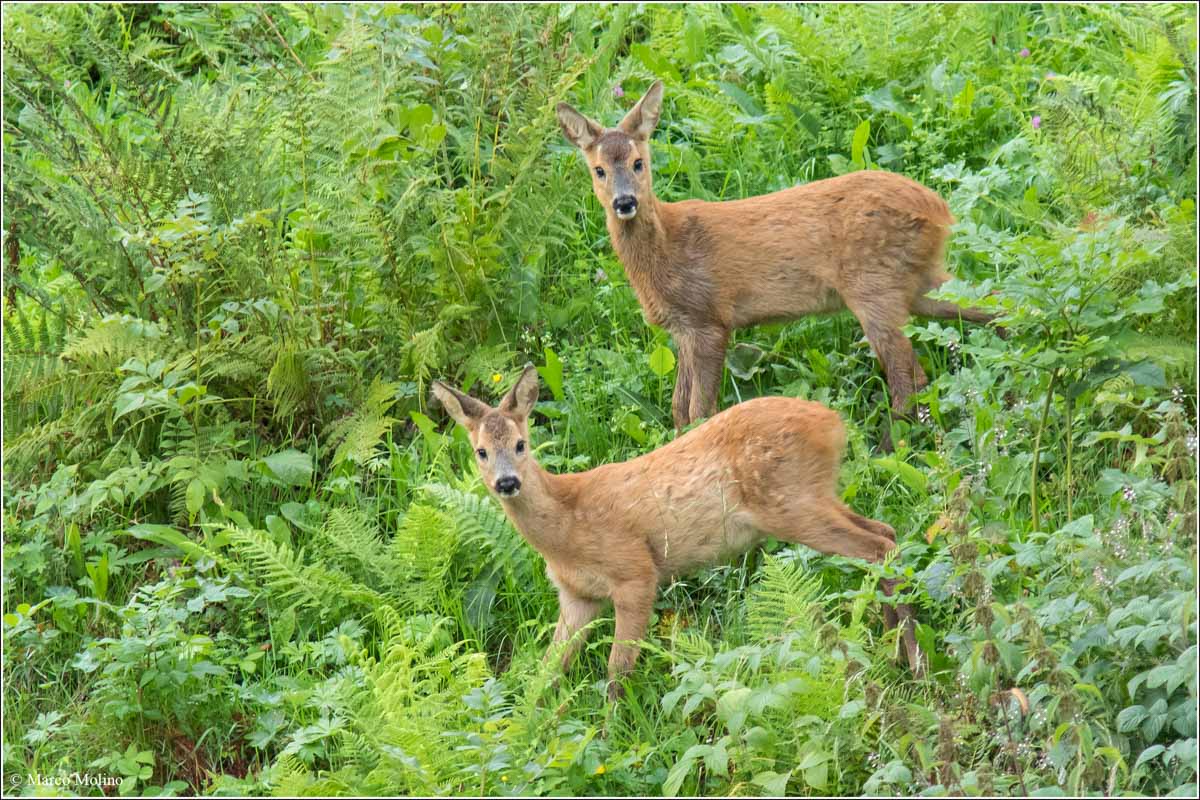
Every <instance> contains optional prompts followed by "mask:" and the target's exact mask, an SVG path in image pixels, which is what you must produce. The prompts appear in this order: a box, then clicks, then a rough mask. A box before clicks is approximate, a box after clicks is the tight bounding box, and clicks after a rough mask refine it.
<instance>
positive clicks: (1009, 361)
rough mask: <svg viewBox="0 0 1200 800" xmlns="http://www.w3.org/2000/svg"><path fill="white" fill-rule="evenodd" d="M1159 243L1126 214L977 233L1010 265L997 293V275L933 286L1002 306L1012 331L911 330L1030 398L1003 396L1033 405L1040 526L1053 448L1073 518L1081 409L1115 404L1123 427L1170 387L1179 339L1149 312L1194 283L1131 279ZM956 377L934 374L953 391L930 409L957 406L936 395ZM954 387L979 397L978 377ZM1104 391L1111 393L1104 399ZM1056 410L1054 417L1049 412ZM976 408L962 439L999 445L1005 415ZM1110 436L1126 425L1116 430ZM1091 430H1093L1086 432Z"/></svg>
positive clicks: (972, 399) (965, 399) (984, 251)
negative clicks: (1160, 331) (1001, 334)
mask: <svg viewBox="0 0 1200 800" xmlns="http://www.w3.org/2000/svg"><path fill="white" fill-rule="evenodd" d="M1164 245H1165V240H1164V239H1162V238H1161V237H1158V236H1155V235H1154V233H1153V232H1152V231H1149V230H1147V229H1143V228H1138V227H1135V226H1133V225H1131V224H1130V223H1129V222H1128V220H1126V219H1114V220H1109V221H1107V222H1104V223H1101V224H1097V225H1096V226H1095V227H1093V228H1090V229H1087V230H1083V231H1079V230H1075V229H1067V230H1059V231H1058V232H1057V233H1056V234H1055V235H1053V236H1051V237H1050V238H1043V237H1039V236H1034V235H1029V236H1025V237H1021V238H1017V239H1011V240H1005V238H1004V237H999V236H997V237H992V238H989V239H983V238H977V237H972V239H971V241H969V242H968V246H970V247H972V248H973V249H974V250H975V251H976V252H975V254H976V255H985V256H986V257H988V260H992V261H998V260H1000V259H1003V260H1006V261H1008V262H1009V263H1012V264H1013V269H1012V272H1011V273H1010V275H1009V276H1008V277H1007V278H1006V279H1005V289H1004V293H1003V295H997V294H992V292H993V290H994V288H995V286H994V285H993V284H992V282H990V281H984V282H982V283H981V284H979V285H977V286H974V287H971V286H968V285H967V284H965V283H962V282H959V281H952V282H950V283H948V284H946V285H944V286H943V287H941V289H940V291H939V293H938V296H940V297H944V298H946V299H949V300H952V301H953V302H958V303H966V302H970V303H974V304H977V305H979V306H980V307H982V308H986V309H988V310H990V311H994V312H996V313H999V314H1002V315H1003V321H1002V322H1001V324H1002V326H1003V327H1004V328H1006V329H1007V330H1008V331H1009V333H1010V336H1009V340H1008V341H1006V342H1000V341H999V340H998V339H996V338H995V337H991V336H988V335H986V334H979V333H977V332H973V333H972V335H971V336H970V338H969V339H968V340H966V341H963V338H962V335H961V333H960V332H959V330H958V328H955V327H949V326H943V325H940V324H938V323H930V324H929V325H927V326H925V327H923V328H918V329H917V330H916V331H915V333H916V335H917V336H918V337H919V338H921V339H924V340H927V341H931V342H936V343H937V344H939V345H942V346H944V347H946V348H948V349H949V350H950V351H951V352H952V353H955V354H956V357H957V354H959V353H961V354H963V355H968V356H970V357H971V358H972V360H973V367H974V368H976V369H979V368H981V369H983V370H990V371H992V372H993V375H994V376H995V374H996V373H1002V374H1003V373H1006V374H1007V376H1006V377H1004V378H1003V379H1002V380H1001V381H999V383H1000V384H1001V386H1002V387H1003V388H1004V389H1005V390H1009V391H1010V392H1011V393H1012V394H1013V395H1017V396H1022V395H1023V396H1024V398H1025V399H1022V400H1017V401H1016V402H1015V403H1014V404H1010V406H1011V408H1010V409H1008V410H1013V411H1016V412H1018V414H1020V413H1021V412H1028V411H1031V410H1032V411H1033V412H1034V418H1033V420H1032V424H1033V427H1032V431H1031V432H1032V435H1033V444H1032V448H1031V459H1030V461H1031V463H1030V465H1029V476H1028V483H1027V490H1028V508H1029V511H1030V517H1031V521H1032V527H1033V528H1034V529H1035V530H1037V529H1040V528H1041V524H1042V521H1043V520H1042V513H1043V511H1044V506H1045V501H1044V499H1043V497H1042V496H1040V494H1041V492H1040V489H1041V486H1040V484H1041V481H1042V473H1043V472H1044V471H1045V469H1046V468H1049V467H1057V466H1059V464H1058V462H1059V459H1060V458H1061V478H1060V481H1061V484H1062V488H1063V489H1064V490H1065V497H1066V505H1065V512H1066V514H1065V515H1066V517H1067V518H1068V519H1071V518H1072V517H1073V516H1074V503H1075V496H1074V495H1075V476H1076V475H1077V474H1078V473H1079V467H1078V463H1077V461H1078V455H1077V454H1076V447H1077V445H1078V443H1077V442H1076V439H1077V436H1076V430H1075V426H1076V424H1077V414H1078V412H1080V411H1083V410H1086V409H1090V408H1095V409H1099V410H1106V411H1109V412H1112V413H1110V420H1109V421H1110V422H1111V423H1112V424H1115V425H1117V426H1118V429H1119V428H1120V426H1121V425H1124V424H1126V423H1128V424H1131V425H1132V424H1135V423H1139V424H1140V427H1141V428H1142V429H1143V430H1144V429H1145V427H1146V424H1145V420H1144V419H1142V420H1139V419H1138V418H1137V417H1138V416H1139V415H1138V414H1136V413H1133V412H1135V411H1136V410H1138V409H1140V408H1141V407H1142V405H1143V404H1142V402H1141V401H1144V400H1146V399H1147V398H1152V397H1153V396H1154V395H1155V393H1156V392H1161V393H1164V394H1165V390H1166V388H1167V380H1166V372H1165V370H1164V368H1163V366H1162V364H1163V363H1168V364H1169V363H1172V362H1173V361H1176V360H1177V359H1178V352H1177V350H1178V348H1177V347H1174V346H1165V345H1163V346H1160V343H1159V342H1158V341H1156V340H1155V339H1153V338H1152V337H1148V336H1145V335H1143V334H1142V331H1143V330H1144V328H1145V322H1146V318H1148V317H1151V316H1152V315H1155V314H1157V313H1158V312H1161V311H1162V310H1163V308H1164V302H1165V301H1166V300H1167V299H1168V298H1169V297H1171V296H1172V295H1173V294H1175V293H1176V292H1179V291H1182V290H1184V289H1187V288H1191V287H1194V286H1195V285H1196V275H1195V272H1194V271H1193V272H1192V274H1191V275H1187V276H1183V277H1181V278H1179V279H1177V280H1175V281H1171V282H1168V283H1165V284H1162V283H1159V282H1158V281H1156V280H1154V279H1152V278H1147V279H1145V280H1144V281H1141V282H1140V283H1139V284H1138V285H1135V286H1134V287H1132V288H1131V287H1130V286H1129V280H1128V278H1129V275H1130V274H1131V273H1137V272H1138V271H1139V270H1140V269H1141V268H1143V267H1144V266H1145V265H1146V264H1148V263H1151V262H1153V261H1155V260H1156V259H1157V258H1158V256H1159V254H1160V251H1161V250H1162V248H1163V246H1164ZM969 379H970V378H969V377H968V380H969ZM954 383H955V379H954V378H949V379H947V380H945V381H941V382H940V385H942V386H943V387H949V388H951V392H949V393H947V392H945V391H943V392H936V391H935V392H932V393H931V396H930V397H929V398H928V399H929V402H930V412H931V414H933V415H934V417H935V419H937V421H938V422H939V423H942V422H943V420H942V419H941V412H942V411H943V410H945V411H949V410H950V409H951V408H952V407H953V406H954V405H956V403H955V401H954V399H951V401H950V402H949V403H942V402H940V400H941V399H942V398H945V397H947V395H948V394H949V395H950V396H951V398H953V397H954V391H953V389H954ZM1114 389H1116V390H1124V392H1123V393H1124V395H1125V398H1124V402H1123V403H1122V405H1123V406H1124V407H1125V408H1124V410H1123V411H1122V412H1120V413H1118V412H1117V410H1116V407H1115V404H1114V402H1113V401H1114V400H1115V399H1120V398H1118V397H1117V396H1116V395H1115V394H1114V391H1113V390H1114ZM957 398H958V400H959V401H960V402H961V407H962V408H964V409H966V408H969V407H971V406H973V405H976V404H977V402H978V401H979V400H980V396H979V388H978V387H976V386H972V387H968V388H967V389H966V390H965V391H964V392H963V393H961V394H958V395H957ZM1106 400H1107V401H1108V402H1107V404H1105V403H1104V402H1100V401H1106ZM1056 412H1057V419H1052V414H1055V413H1056ZM976 416H977V420H976V422H977V424H976V426H975V428H974V430H973V439H974V440H973V441H971V442H969V443H970V444H971V445H972V446H973V447H974V448H975V450H976V452H979V451H980V449H981V448H986V447H987V446H989V445H990V446H992V447H998V446H1000V445H1001V444H1002V441H998V437H1001V438H1002V436H1003V434H1002V433H1001V431H1002V430H1003V426H1002V425H999V424H996V425H992V426H984V425H979V424H978V422H979V419H978V415H976ZM1143 416H1144V415H1143ZM984 419H985V420H987V417H986V416H985V417H984ZM987 421H992V420H987ZM1052 421H1054V422H1060V424H1059V425H1058V426H1057V427H1058V430H1057V431H1056V432H1057V433H1058V434H1060V440H1059V442H1058V443H1057V444H1056V446H1055V447H1054V448H1053V450H1054V452H1050V451H1049V450H1048V449H1047V433H1048V431H1049V426H1050V424H1051V422H1052ZM1084 421H1087V422H1089V427H1092V425H1095V424H1097V423H1099V421H1098V420H1088V419H1087V418H1086V417H1085V418H1084ZM1125 433H1126V434H1128V433H1130V432H1129V431H1127V432H1125ZM1117 435H1118V436H1120V435H1124V434H1121V433H1120V431H1119V430H1118V431H1117ZM1094 441H1095V438H1094V435H1093V437H1092V438H1089V442H1093V443H1094ZM963 443H967V442H963ZM1055 472H1058V470H1057V469H1056V470H1055Z"/></svg>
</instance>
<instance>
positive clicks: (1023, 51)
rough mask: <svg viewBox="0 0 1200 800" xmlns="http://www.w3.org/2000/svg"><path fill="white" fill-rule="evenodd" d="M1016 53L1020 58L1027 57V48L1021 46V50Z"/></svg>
mask: <svg viewBox="0 0 1200 800" xmlns="http://www.w3.org/2000/svg"><path fill="white" fill-rule="evenodd" d="M1017 55H1019V56H1020V57H1021V58H1029V48H1028V47H1022V48H1021V52H1019V53H1017Z"/></svg>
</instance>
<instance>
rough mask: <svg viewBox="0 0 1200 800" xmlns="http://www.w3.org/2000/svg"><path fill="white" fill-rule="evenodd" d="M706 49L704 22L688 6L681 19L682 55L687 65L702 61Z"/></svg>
mask: <svg viewBox="0 0 1200 800" xmlns="http://www.w3.org/2000/svg"><path fill="white" fill-rule="evenodd" d="M707 51H708V45H707V42H706V41H705V35H704V23H703V22H701V21H700V17H699V16H697V15H696V12H695V10H694V9H691V8H689V9H688V11H687V14H686V15H685V17H684V20H683V55H684V57H685V58H686V59H687V62H688V66H695V65H696V64H699V63H700V62H701V61H703V60H704V54H705V53H706V52H707Z"/></svg>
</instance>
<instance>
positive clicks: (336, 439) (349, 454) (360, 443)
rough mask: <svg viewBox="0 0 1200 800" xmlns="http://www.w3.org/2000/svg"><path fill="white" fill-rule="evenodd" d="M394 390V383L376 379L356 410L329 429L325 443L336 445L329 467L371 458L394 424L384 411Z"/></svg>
mask: <svg viewBox="0 0 1200 800" xmlns="http://www.w3.org/2000/svg"><path fill="white" fill-rule="evenodd" d="M397 388H398V384H396V383H391V382H387V381H384V380H382V379H381V378H380V377H379V376H376V377H375V379H374V380H373V381H371V386H370V388H368V389H367V395H366V397H365V398H364V399H363V402H362V404H361V405H360V406H359V408H358V409H357V410H356V411H355V412H354V413H353V414H351V415H350V416H348V417H346V418H345V419H343V420H341V421H339V422H336V423H334V424H333V425H331V426H330V427H329V432H328V434H327V436H328V440H327V441H328V444H330V445H337V450H336V451H335V452H334V454H333V466H335V467H336V466H338V465H339V464H342V463H345V462H351V463H355V464H368V463H370V462H371V461H372V460H373V459H374V457H375V455H376V449H377V447H378V445H379V441H380V439H381V438H382V437H383V436H384V435H385V434H387V433H388V432H389V431H391V429H392V426H393V425H394V424H395V422H396V420H395V419H393V418H392V417H389V416H388V415H387V410H388V409H389V408H391V407H392V405H393V404H394V403H395V402H396V389H397Z"/></svg>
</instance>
